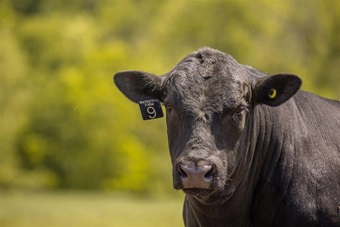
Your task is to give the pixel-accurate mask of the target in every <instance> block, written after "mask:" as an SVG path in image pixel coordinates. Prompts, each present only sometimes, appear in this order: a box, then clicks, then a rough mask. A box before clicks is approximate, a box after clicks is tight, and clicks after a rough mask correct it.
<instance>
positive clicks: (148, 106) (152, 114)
mask: <svg viewBox="0 0 340 227" xmlns="http://www.w3.org/2000/svg"><path fill="white" fill-rule="evenodd" d="M138 104H139V108H140V112H141V113H142V117H143V120H152V119H156V118H160V117H163V110H162V106H161V102H160V101H159V99H156V98H154V97H151V96H144V95H143V96H142V98H141V99H140V100H139V102H138Z"/></svg>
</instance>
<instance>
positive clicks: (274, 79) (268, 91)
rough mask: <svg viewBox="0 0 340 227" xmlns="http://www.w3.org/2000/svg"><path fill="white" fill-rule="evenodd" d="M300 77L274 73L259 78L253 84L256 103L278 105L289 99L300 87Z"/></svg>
mask: <svg viewBox="0 0 340 227" xmlns="http://www.w3.org/2000/svg"><path fill="white" fill-rule="evenodd" d="M301 84H302V81H301V79H300V78H299V77H298V76H296V75H292V74H275V75H272V76H268V77H263V78H261V79H259V80H258V81H257V83H256V85H255V97H256V99H257V103H264V104H267V105H269V106H278V105H281V104H282V103H284V102H286V101H287V100H288V99H290V98H291V97H292V96H293V95H294V94H295V93H296V92H297V91H298V90H299V88H300V86H301Z"/></svg>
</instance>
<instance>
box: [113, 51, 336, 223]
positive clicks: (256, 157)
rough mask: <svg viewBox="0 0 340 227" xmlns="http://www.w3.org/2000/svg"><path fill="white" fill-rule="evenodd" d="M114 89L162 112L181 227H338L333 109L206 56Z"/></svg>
mask: <svg viewBox="0 0 340 227" xmlns="http://www.w3.org/2000/svg"><path fill="white" fill-rule="evenodd" d="M114 81H115V83H116V85H117V86H118V88H119V89H120V90H121V91H122V92H123V93H124V94H125V95H126V96H127V97H128V98H130V99H131V100H132V101H134V102H138V101H139V100H140V99H141V97H142V96H150V97H154V98H157V99H159V100H160V101H161V102H162V103H163V104H164V106H165V109H166V122H167V129H168V142H169V149H170V154H171V161H172V164H173V184H174V188H175V189H182V190H183V191H184V192H185V193H186V198H185V202H184V211H183V216H184V223H185V225H186V226H214V227H215V226H340V216H339V212H340V211H339V209H340V208H339V206H340V102H338V101H333V100H328V99H325V98H322V97H319V96H317V95H313V94H310V93H308V92H303V91H298V90H299V88H300V85H301V80H300V78H299V77H297V76H295V75H291V74H276V75H272V76H268V75H267V74H265V73H263V72H261V71H259V70H257V69H254V68H252V67H249V66H245V65H242V64H239V63H238V62H237V61H236V60H235V59H233V58H232V57H231V56H230V55H227V54H225V53H222V52H219V51H217V50H214V49H210V48H203V49H200V50H198V51H197V52H193V53H191V54H189V55H188V56H187V57H185V58H184V59H183V60H182V61H181V62H180V63H178V64H177V65H176V67H175V68H174V69H173V70H172V71H170V72H169V73H166V74H165V75H163V76H160V77H158V76H156V75H153V74H150V73H145V72H140V71H123V72H118V73H117V74H116V75H115V76H114Z"/></svg>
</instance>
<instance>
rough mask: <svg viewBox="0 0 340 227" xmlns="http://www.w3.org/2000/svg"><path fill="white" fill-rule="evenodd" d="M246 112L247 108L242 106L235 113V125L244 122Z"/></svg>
mask: <svg viewBox="0 0 340 227" xmlns="http://www.w3.org/2000/svg"><path fill="white" fill-rule="evenodd" d="M245 111H248V109H247V107H246V106H240V107H238V108H237V109H236V110H235V112H234V116H233V118H232V119H233V121H234V122H235V123H239V122H240V121H242V118H243V115H244V112H245Z"/></svg>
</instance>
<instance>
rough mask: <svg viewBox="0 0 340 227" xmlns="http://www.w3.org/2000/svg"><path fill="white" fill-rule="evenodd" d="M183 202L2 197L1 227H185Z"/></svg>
mask: <svg viewBox="0 0 340 227" xmlns="http://www.w3.org/2000/svg"><path fill="white" fill-rule="evenodd" d="M182 204H183V199H181V198H159V199H156V198H152V199H150V198H134V197H128V196H126V195H124V196H119V195H112V194H91V193H40V194H38V193H24V194H17V193H16V194H13V193H0V226H1V227H28V226H29V227H31V226H32V227H40V226H41V227H54V226H55V227H63V226H67V227H68V226H72V227H73V226H76V227H77V226H81V227H87V226H96V227H97V226H99V227H105V226H110V227H115V226H119V227H125V226H127V227H129V226H138V227H143V226H148V227H150V226H162V227H163V226H164V227H166V226H171V227H177V226H183V221H182Z"/></svg>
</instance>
